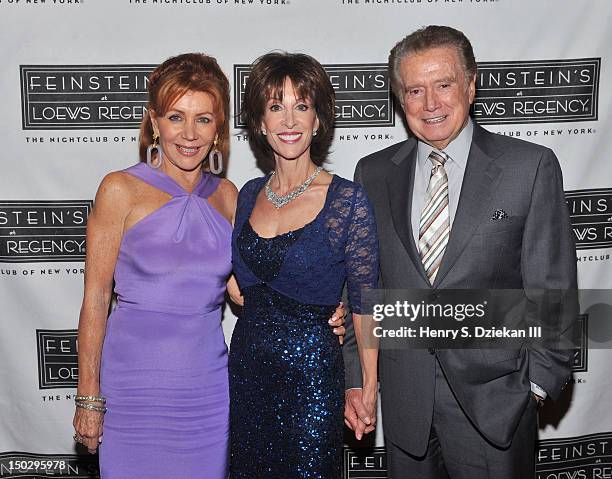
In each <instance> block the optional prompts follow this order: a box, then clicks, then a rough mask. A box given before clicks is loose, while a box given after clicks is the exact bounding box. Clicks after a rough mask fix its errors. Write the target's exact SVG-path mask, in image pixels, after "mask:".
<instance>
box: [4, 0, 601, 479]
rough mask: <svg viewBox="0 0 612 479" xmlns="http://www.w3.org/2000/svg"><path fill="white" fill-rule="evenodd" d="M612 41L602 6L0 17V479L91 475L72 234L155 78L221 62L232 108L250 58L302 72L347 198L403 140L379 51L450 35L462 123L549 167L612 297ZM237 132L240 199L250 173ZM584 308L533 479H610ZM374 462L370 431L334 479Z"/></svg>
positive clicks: (268, 3) (97, 11)
mask: <svg viewBox="0 0 612 479" xmlns="http://www.w3.org/2000/svg"><path fill="white" fill-rule="evenodd" d="M611 21H612V2H610V1H609V0H0V49H1V51H2V75H1V76H0V98H1V99H2V100H1V108H0V111H1V114H0V155H1V156H0V161H1V169H0V311H1V313H0V314H1V317H0V478H1V479H8V478H17V477H20V478H24V477H37V478H38V477H47V476H61V477H68V478H85V477H95V476H96V475H97V463H96V458H95V456H88V455H87V454H86V453H85V454H84V455H83V454H82V453H83V451H80V450H77V449H76V448H75V445H74V443H73V441H72V434H73V430H72V425H71V420H72V414H73V409H74V403H73V396H74V394H75V385H76V381H77V377H78V370H77V356H76V351H77V344H76V328H77V320H78V314H79V307H80V301H81V296H82V290H83V257H84V244H85V227H86V224H87V216H88V213H89V211H90V208H91V205H92V199H93V196H94V193H95V191H96V188H97V185H98V184H99V182H100V180H101V179H102V177H103V176H104V175H105V174H106V173H107V172H109V171H111V170H118V169H123V168H125V167H127V166H130V165H132V164H134V163H135V162H136V161H137V134H138V130H137V126H138V124H139V122H140V120H141V118H142V115H143V111H144V108H145V98H146V84H147V74H148V72H149V71H150V70H151V69H152V68H153V67H154V65H156V64H158V63H159V62H161V61H162V60H164V59H165V58H167V57H169V56H171V55H175V54H178V53H183V52H189V51H202V52H206V53H209V54H211V55H213V56H215V57H216V58H217V59H218V60H219V63H220V64H221V66H222V68H224V70H225V72H226V73H227V75H228V77H229V78H230V82H231V84H232V85H233V105H234V107H235V105H237V104H238V103H239V101H240V98H241V93H242V91H243V88H244V80H245V78H246V74H247V71H246V67H247V66H248V64H249V63H251V62H252V61H253V60H254V59H255V58H256V57H257V56H259V55H261V54H263V53H266V52H268V51H270V50H273V49H282V50H288V51H302V52H306V53H309V54H311V55H313V56H314V57H315V58H317V59H318V60H320V61H321V63H323V64H324V65H325V66H326V68H327V70H328V72H329V75H330V77H331V80H332V83H333V85H334V87H335V89H336V93H337V100H338V101H337V111H336V115H337V124H336V126H337V129H336V136H335V141H334V144H333V152H332V154H331V156H330V159H329V163H328V168H329V169H330V170H331V171H333V172H335V173H338V174H340V175H342V176H345V177H348V178H352V174H353V168H354V166H355V164H356V162H357V160H358V159H359V158H360V157H362V156H364V155H366V154H368V153H371V152H373V151H375V150H378V149H381V148H384V147H386V146H388V145H391V144H392V143H395V142H398V141H401V140H403V139H404V138H405V137H406V135H407V133H406V131H405V128H404V125H403V122H402V120H401V112H400V111H398V107H397V106H396V105H395V104H394V102H393V101H392V97H391V94H390V91H389V79H388V75H387V70H386V61H387V56H388V52H389V49H390V48H391V47H392V46H393V45H394V44H395V42H396V41H397V40H399V39H400V38H402V37H403V36H405V35H406V34H407V33H409V32H411V31H412V30H414V29H416V28H418V27H420V26H422V25H427V24H446V25H452V26H454V27H456V28H459V29H460V30H462V31H464V32H465V33H466V35H467V36H468V38H470V39H471V41H472V43H473V45H474V50H475V53H476V58H477V60H478V62H479V74H478V83H479V88H480V92H479V95H478V97H477V99H476V102H475V106H474V113H473V115H474V118H475V119H476V120H477V121H478V122H479V123H480V124H482V125H484V126H485V127H486V128H488V129H489V130H491V131H494V132H497V133H499V134H502V135H509V136H514V137H517V138H522V139H525V140H530V141H534V142H537V143H541V144H543V145H546V146H549V147H551V148H553V149H554V150H555V151H556V153H557V155H558V157H559V159H560V162H561V166H562V168H563V172H564V180H565V190H566V192H567V201H568V207H569V208H570V212H571V215H572V222H573V225H574V233H575V235H576V241H577V251H576V253H577V261H578V270H579V281H580V286H581V288H597V289H606V288H607V289H612V261H611V259H610V256H611V253H612V250H611V248H612V162H611V160H610V158H611V157H612V140H610V130H611V129H612V123H611V122H610V120H609V118H608V112H609V111H610V108H611V106H612V96H611V94H610V91H611V89H610V88H608V86H609V85H612V71H611V69H610V64H612V30H611V29H610V25H611ZM232 126H233V129H232V135H233V136H232V142H231V156H230V163H229V171H228V177H229V179H231V180H232V181H234V182H235V183H236V185H237V186H238V187H240V186H242V185H243V184H244V183H245V182H246V181H247V180H248V179H250V178H252V177H254V176H259V175H261V172H260V171H259V170H258V169H257V168H256V166H255V161H254V159H253V156H252V154H251V152H250V150H249V147H248V142H247V138H246V136H245V134H244V132H243V131H242V130H241V125H240V124H239V121H238V120H237V119H235V120H233V125H232ZM588 306H589V305H588V304H587V305H584V304H583V314H581V316H580V319H579V321H580V326H581V328H582V330H583V336H582V337H583V343H582V346H581V347H580V348H578V349H577V350H576V356H575V364H574V379H573V382H572V385H571V386H572V387H570V388H568V389H567V390H566V394H565V395H564V396H563V398H562V399H561V400H560V401H559V402H558V403H557V404H547V405H546V407H544V408H543V409H542V411H541V416H540V438H541V442H540V446H539V452H538V460H537V477H538V479H571V478H575V479H586V478H593V479H595V478H611V477H612V410H611V409H610V404H611V403H610V397H611V395H612V381H611V379H610V366H609V365H610V363H611V362H612V351H610V350H607V349H605V348H602V347H600V346H601V344H596V343H597V341H593V340H590V341H589V331H593V330H594V329H593V328H594V327H595V328H596V329H600V328H601V326H602V324H601V322H602V321H605V320H606V319H607V321H612V317H607V318H605V315H603V316H604V319H602V315H601V314H600V315H599V317H598V318H593V317H591V316H592V315H591V314H589V311H594V310H598V311H605V310H606V308H605V307H604V308H591V309H589V308H588ZM595 319H597V321H598V324H593V321H594V320H595ZM234 321H235V319H234V317H233V316H232V315H231V313H229V312H228V313H227V314H226V315H225V319H224V328H225V331H226V333H227V336H228V339H229V336H230V335H231V331H232V328H233V325H234ZM382 444H383V441H382V435H381V433H380V431H379V432H378V435H377V437H376V438H375V440H371V441H370V445H371V446H374V447H373V448H371V449H368V450H366V451H365V452H361V453H355V452H353V451H352V450H350V449H347V450H346V453H345V459H346V460H345V475H346V477H347V478H353V479H356V478H366V477H379V478H380V477H385V473H384V467H385V461H384V452H383V450H384V449H383V448H382V447H381V446H382ZM253 460H254V461H256V460H257V458H253Z"/></svg>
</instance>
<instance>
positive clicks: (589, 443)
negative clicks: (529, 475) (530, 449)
mask: <svg viewBox="0 0 612 479" xmlns="http://www.w3.org/2000/svg"><path fill="white" fill-rule="evenodd" d="M610 471H612V432H604V433H601V434H590V435H588V436H578V437H568V438H562V439H561V438H560V439H547V440H544V441H539V443H538V450H537V452H536V476H535V477H536V479H565V478H567V479H569V478H575V479H586V478H596V477H601V478H603V477H609V476H610Z"/></svg>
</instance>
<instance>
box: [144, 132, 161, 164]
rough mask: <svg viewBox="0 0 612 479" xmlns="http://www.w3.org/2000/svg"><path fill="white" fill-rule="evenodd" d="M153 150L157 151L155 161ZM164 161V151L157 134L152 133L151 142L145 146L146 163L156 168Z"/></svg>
mask: <svg viewBox="0 0 612 479" xmlns="http://www.w3.org/2000/svg"><path fill="white" fill-rule="evenodd" d="M153 150H155V151H156V152H157V161H155V162H154V161H153ZM163 161H164V152H163V150H162V147H161V145H160V144H159V135H158V134H157V133H153V143H152V144H150V145H149V146H148V147H147V165H149V167H151V168H153V169H154V170H157V169H158V168H159V167H160V166H161V165H162V163H163Z"/></svg>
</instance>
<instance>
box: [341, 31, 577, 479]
mask: <svg viewBox="0 0 612 479" xmlns="http://www.w3.org/2000/svg"><path fill="white" fill-rule="evenodd" d="M389 66H390V72H391V77H392V86H393V90H394V93H395V94H396V95H397V97H398V99H399V101H400V103H401V105H402V107H403V109H404V113H405V116H406V120H407V123H408V127H409V128H410V131H411V132H412V134H413V135H414V137H416V138H410V139H408V140H406V141H404V142H402V143H399V144H396V145H393V146H390V147H388V148H386V149H384V150H382V151H378V152H376V153H373V154H371V155H369V156H367V157H365V158H363V159H361V160H360V161H359V163H358V165H357V168H356V172H355V179H356V181H358V182H360V183H362V184H363V186H364V187H365V190H366V191H367V194H368V196H369V199H370V201H371V202H372V204H373V205H374V209H375V214H376V220H377V224H378V235H379V245H380V262H381V264H380V266H381V288H384V289H415V288H418V289H431V290H438V291H440V292H443V291H442V290H445V289H466V288H470V289H514V290H525V293H524V294H525V295H527V296H528V295H529V294H530V293H529V291H531V290H572V289H576V256H575V247H574V243H573V239H572V235H571V229H570V223H569V215H568V210H567V207H566V204H565V199H564V194H563V181H562V177H561V169H560V167H559V163H558V161H557V158H556V157H555V155H554V153H553V152H552V151H551V150H549V149H548V148H545V147H542V146H539V145H535V144H532V143H528V142H525V141H521V140H517V139H513V138H508V137H504V136H501V135H495V134H492V133H490V132H488V131H486V130H484V129H483V128H481V127H480V126H478V125H477V124H475V123H474V122H473V121H472V120H471V119H470V116H469V111H470V106H471V104H472V102H473V100H474V95H475V83H476V61H475V59H474V53H473V51H472V47H471V45H470V42H469V40H468V39H467V38H466V37H465V36H464V35H463V33H461V32H459V31H457V30H455V29H453V28H450V27H444V26H429V27H426V28H422V29H420V30H417V31H415V32H414V33H412V34H410V35H409V36H407V37H406V38H404V39H403V40H402V41H401V42H399V43H398V44H397V45H396V46H395V47H394V48H393V50H392V51H391V55H390V65H389ZM548 319H549V320H550V318H548ZM555 321H559V323H560V324H557V327H558V329H559V331H564V330H567V329H569V328H570V326H571V323H572V321H573V318H571V317H570V318H569V319H568V318H567V317H566V318H565V319H563V318H561V317H560V318H559V319H558V320H555ZM563 322H565V323H563ZM344 354H345V364H346V376H347V391H346V411H345V416H346V421H347V424H349V425H350V427H351V428H352V429H354V430H355V432H356V436H357V438H358V439H360V438H361V436H362V434H363V433H364V432H365V433H367V432H369V431H371V430H372V429H373V428H374V422H375V417H374V416H375V412H373V410H372V405H371V404H365V405H364V402H362V397H361V389H360V386H361V372H360V369H359V360H358V357H357V353H356V348H355V341H354V335H353V334H352V332H350V331H349V333H348V334H347V341H346V344H345V348H344ZM570 357H571V351H570V350H561V349H550V348H542V347H533V346H527V345H523V346H522V347H521V348H517V349H463V350H461V349H429V350H428V349H415V348H413V349H409V348H403V349H381V351H380V358H379V360H380V363H379V371H380V391H381V398H382V415H383V429H384V433H385V442H386V447H387V452H388V465H389V473H390V477H392V478H393V479H403V478H415V479H422V478H425V479H427V478H432V479H439V478H449V477H450V478H452V479H457V478H461V479H481V478H491V479H493V478H494V479H504V478H507V479H524V478H529V477H533V475H534V452H535V440H536V437H537V405H538V404H539V403H540V402H541V401H543V400H544V399H545V398H546V397H550V398H552V399H553V400H554V399H556V398H557V397H558V396H559V395H560V393H561V390H562V388H563V387H564V386H565V384H566V383H567V381H568V378H569V375H570Z"/></svg>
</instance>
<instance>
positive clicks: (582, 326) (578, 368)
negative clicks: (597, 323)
mask: <svg viewBox="0 0 612 479" xmlns="http://www.w3.org/2000/svg"><path fill="white" fill-rule="evenodd" d="M588 319H589V317H588V315H586V314H581V315H579V316H578V321H577V322H576V339H577V341H576V344H578V346H577V347H576V349H575V350H574V361H573V363H572V371H574V372H575V373H585V372H587V371H588V368H589V361H588V360H589V356H588V354H589V349H588V337H589V331H588Z"/></svg>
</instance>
